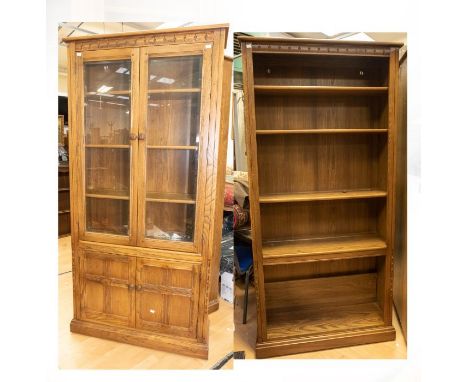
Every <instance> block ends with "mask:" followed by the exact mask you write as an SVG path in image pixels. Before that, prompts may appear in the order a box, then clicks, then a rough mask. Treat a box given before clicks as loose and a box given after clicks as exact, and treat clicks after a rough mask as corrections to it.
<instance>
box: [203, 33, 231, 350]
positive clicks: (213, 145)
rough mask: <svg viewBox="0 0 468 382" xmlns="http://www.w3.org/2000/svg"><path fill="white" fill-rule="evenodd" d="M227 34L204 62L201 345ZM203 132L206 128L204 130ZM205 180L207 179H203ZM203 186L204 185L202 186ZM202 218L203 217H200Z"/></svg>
mask: <svg viewBox="0 0 468 382" xmlns="http://www.w3.org/2000/svg"><path fill="white" fill-rule="evenodd" d="M224 34H225V32H221V30H216V31H215V32H214V34H213V36H214V39H213V43H212V46H211V54H209V55H208V53H207V52H206V50H205V53H204V58H203V59H204V60H206V59H207V58H208V57H209V59H210V63H211V65H210V68H209V69H210V72H211V80H210V82H209V83H206V82H205V80H206V79H207V77H206V76H205V75H204V80H203V85H202V86H209V87H210V89H211V97H210V105H209V121H208V123H207V129H205V137H206V139H204V144H203V147H202V148H201V149H202V150H204V151H205V154H204V155H205V163H204V166H205V168H204V170H205V172H204V174H203V173H201V175H202V176H200V179H199V182H202V183H201V184H203V186H202V187H201V188H202V189H203V190H202V192H204V194H203V196H204V198H203V201H204V206H203V207H202V208H198V211H197V219H198V221H200V222H202V223H201V224H202V232H201V253H202V268H201V271H200V284H199V285H200V287H199V296H198V297H199V298H198V300H197V302H198V323H197V329H196V332H197V339H198V341H201V342H205V341H208V303H209V297H210V272H211V262H212V254H213V250H214V248H213V244H214V243H213V229H214V224H213V222H214V220H215V203H216V171H217V170H218V168H217V165H218V163H217V159H218V158H217V153H218V149H219V146H218V144H217V142H218V138H219V133H220V131H219V130H220V110H221V95H222V77H221V74H222V65H223V57H224V49H223V47H224V45H223V41H224ZM202 129H203V126H202ZM203 176H204V178H203ZM199 184H200V183H199ZM199 214H202V215H201V216H199Z"/></svg>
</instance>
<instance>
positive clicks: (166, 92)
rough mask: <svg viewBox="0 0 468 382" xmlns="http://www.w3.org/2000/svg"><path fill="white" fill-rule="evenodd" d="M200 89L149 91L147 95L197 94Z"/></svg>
mask: <svg viewBox="0 0 468 382" xmlns="http://www.w3.org/2000/svg"><path fill="white" fill-rule="evenodd" d="M199 92H200V88H180V89H149V90H148V94H170V93H199Z"/></svg>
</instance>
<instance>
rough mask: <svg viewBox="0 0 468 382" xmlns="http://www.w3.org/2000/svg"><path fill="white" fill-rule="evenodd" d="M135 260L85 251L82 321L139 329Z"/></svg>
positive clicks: (81, 259)
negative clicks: (136, 310) (136, 304)
mask: <svg viewBox="0 0 468 382" xmlns="http://www.w3.org/2000/svg"><path fill="white" fill-rule="evenodd" d="M134 283H135V258H134V257H131V256H120V255H112V254H106V253H97V252H96V253H95V252H91V251H84V252H83V253H82V254H81V258H80V285H81V290H80V293H81V300H80V301H81V306H80V315H81V319H83V320H88V321H97V322H100V323H104V324H110V325H119V326H127V327H134V326H135V284H134Z"/></svg>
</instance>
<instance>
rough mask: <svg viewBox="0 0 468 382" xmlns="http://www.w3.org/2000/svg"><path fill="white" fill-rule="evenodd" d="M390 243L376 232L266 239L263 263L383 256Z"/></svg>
mask: <svg viewBox="0 0 468 382" xmlns="http://www.w3.org/2000/svg"><path fill="white" fill-rule="evenodd" d="M386 248H387V244H386V243H385V241H384V240H382V239H381V238H380V237H378V236H377V235H376V234H362V235H354V236H338V237H326V238H314V239H303V240H284V241H270V242H264V243H263V250H262V252H263V264H264V265H268V264H280V263H295V262H304V261H321V260H341V259H349V258H358V257H373V256H384V255H385V253H386V251H383V250H384V249H386Z"/></svg>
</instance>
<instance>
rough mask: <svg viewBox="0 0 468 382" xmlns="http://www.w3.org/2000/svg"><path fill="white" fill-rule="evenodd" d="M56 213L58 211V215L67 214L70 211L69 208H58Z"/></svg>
mask: <svg viewBox="0 0 468 382" xmlns="http://www.w3.org/2000/svg"><path fill="white" fill-rule="evenodd" d="M58 213H59V215H61V214H69V213H70V210H60V211H59V212H58Z"/></svg>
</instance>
